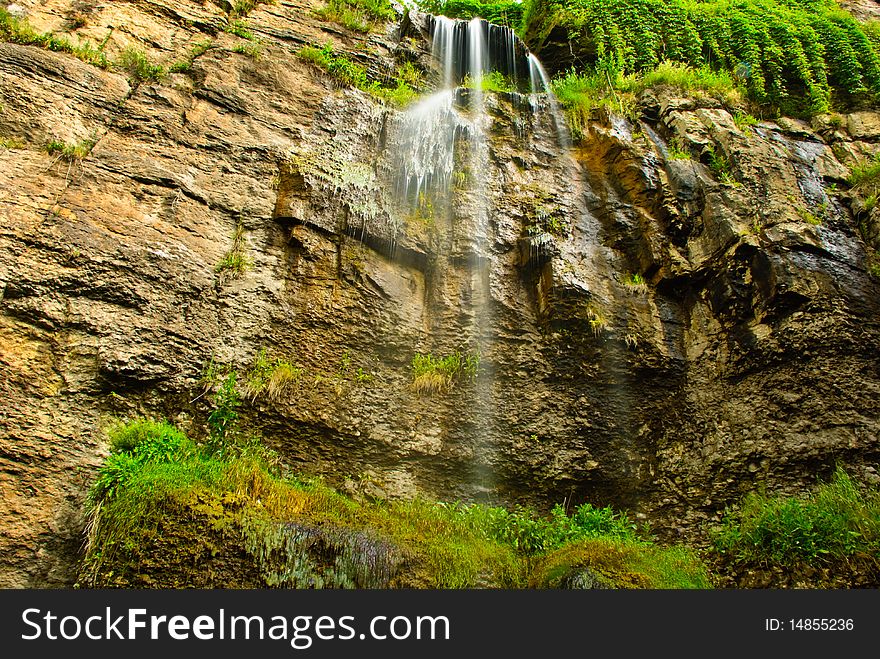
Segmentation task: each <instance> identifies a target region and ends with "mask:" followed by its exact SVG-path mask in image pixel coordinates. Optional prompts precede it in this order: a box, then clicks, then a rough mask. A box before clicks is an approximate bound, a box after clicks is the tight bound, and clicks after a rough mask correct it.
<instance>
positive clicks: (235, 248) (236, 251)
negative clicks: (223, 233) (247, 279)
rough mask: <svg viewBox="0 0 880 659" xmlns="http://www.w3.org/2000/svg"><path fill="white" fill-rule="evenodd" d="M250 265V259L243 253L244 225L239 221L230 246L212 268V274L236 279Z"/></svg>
mask: <svg viewBox="0 0 880 659" xmlns="http://www.w3.org/2000/svg"><path fill="white" fill-rule="evenodd" d="M251 264H252V263H251V260H250V258H248V256H247V255H246V254H245V253H244V225H243V224H242V223H241V220H239V221H238V222H237V223H236V225H235V230H234V231H233V232H232V246H231V247H230V248H229V250H227V252H226V253H225V254H224V255H223V258H222V259H220V262H219V263H218V264H217V265H216V266H215V267H214V272H216V273H217V274H219V275H220V276H221V278H227V277H228V278H229V279H238V278H239V277H241V276H242V275H243V274H244V273H245V272H247V270H248V268H250V267H251Z"/></svg>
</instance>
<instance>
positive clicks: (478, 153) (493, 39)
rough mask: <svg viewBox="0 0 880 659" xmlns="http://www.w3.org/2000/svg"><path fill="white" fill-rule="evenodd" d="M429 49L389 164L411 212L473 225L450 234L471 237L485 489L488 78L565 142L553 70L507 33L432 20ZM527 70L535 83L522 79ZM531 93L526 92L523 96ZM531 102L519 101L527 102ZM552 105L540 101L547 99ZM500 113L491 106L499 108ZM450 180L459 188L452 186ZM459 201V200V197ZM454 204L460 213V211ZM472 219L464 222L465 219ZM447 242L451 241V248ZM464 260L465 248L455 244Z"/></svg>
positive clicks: (471, 346) (489, 397) (398, 124)
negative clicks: (433, 87)
mask: <svg viewBox="0 0 880 659" xmlns="http://www.w3.org/2000/svg"><path fill="white" fill-rule="evenodd" d="M429 29H430V33H431V38H432V45H431V53H432V57H433V60H434V65H435V67H436V69H437V81H438V87H440V90H439V91H437V92H436V93H434V94H433V95H431V96H429V97H427V98H425V99H424V100H422V101H421V102H419V103H417V104H415V105H414V106H412V107H411V108H410V109H409V110H407V111H406V112H404V113H402V114H401V115H400V116H399V117H398V118H397V119H396V120H395V124H394V125H393V126H392V127H391V129H390V131H389V141H390V147H391V148H390V151H389V154H390V155H391V158H392V166H393V170H394V176H395V189H396V191H397V198H398V202H399V203H400V205H401V207H402V210H403V212H404V213H405V214H408V215H411V216H413V217H422V218H423V217H424V216H425V215H427V214H430V215H431V216H432V217H431V220H432V223H433V221H434V218H435V217H436V218H438V219H439V218H440V217H442V218H444V219H445V220H446V221H447V223H448V224H447V226H451V223H452V222H453V219H454V218H456V219H455V222H458V223H461V222H467V223H468V225H467V227H466V228H465V229H464V230H462V229H463V227H462V226H458V227H457V231H451V232H450V233H451V234H452V235H456V236H459V239H460V237H461V236H462V234H464V235H465V241H466V242H467V243H468V245H469V246H468V247H467V248H465V252H466V253H469V254H470V256H469V257H467V260H468V261H469V262H470V264H469V265H468V268H469V271H470V276H471V285H470V290H469V291H464V292H462V299H463V300H468V301H469V302H468V303H467V308H462V310H461V311H462V312H463V313H464V314H467V315H469V316H470V317H471V318H472V326H471V329H470V331H469V332H468V334H467V335H466V336H464V337H461V338H462V339H464V342H466V343H467V345H468V348H467V349H468V350H469V351H470V350H476V351H478V352H479V353H480V354H481V356H482V361H483V364H482V366H481V379H482V382H481V383H480V385H479V386H477V388H476V391H477V395H476V397H475V398H474V399H473V401H472V405H473V406H474V408H473V409H474V412H475V414H474V418H475V419H477V421H476V427H475V428H474V440H473V441H474V444H473V446H474V458H475V460H474V464H475V465H482V466H475V469H478V470H480V469H482V471H481V472H480V474H479V480H481V481H482V482H483V483H484V485H485V486H486V487H491V485H492V483H491V482H489V481H491V479H492V476H491V469H490V468H489V467H488V465H490V464H491V462H492V459H491V453H492V451H493V447H492V446H488V445H487V444H486V441H485V439H486V437H488V436H490V435H491V434H492V433H491V432H490V430H491V427H492V423H493V418H494V409H495V407H494V398H493V397H494V396H495V395H496V394H495V392H493V387H494V376H493V373H492V364H493V359H492V347H493V343H494V341H493V338H492V337H493V319H492V299H493V296H492V293H491V286H492V281H491V272H492V257H491V254H490V252H491V246H492V244H493V241H492V227H491V221H490V220H491V216H492V190H493V189H494V188H497V186H493V183H494V181H493V180H491V178H492V177H491V169H490V140H489V136H490V131H491V128H492V117H491V115H490V114H489V112H487V105H488V104H489V99H488V97H487V93H486V92H485V91H484V89H483V87H484V81H486V78H487V76H490V75H496V72H497V73H498V74H501V76H503V77H504V82H505V83H506V84H507V85H509V86H510V88H511V89H512V90H514V91H511V92H510V93H509V94H508V98H509V100H510V101H511V102H512V103H513V104H514V106H515V107H517V108H521V109H528V110H530V111H532V112H542V111H544V110H546V109H549V111H550V112H551V113H552V122H553V123H554V124H555V128H556V132H557V135H559V138H560V146H563V147H564V146H567V144H568V141H567V134H566V133H565V132H564V126H563V124H562V123H561V114H560V113H559V109H558V105H557V103H556V99H555V98H554V97H553V94H552V92H551V90H550V85H549V81H548V79H547V74H546V72H545V71H544V69H543V67H541V64H540V62H539V61H538V60H537V58H536V57H534V56H533V55H531V54H530V53H529V52H528V50H527V49H526V48H525V46H524V45H523V43H522V41H521V40H520V39H519V38H518V37H517V36H516V35H515V34H514V32H513V30H511V29H510V28H508V27H503V26H499V25H493V24H490V23H487V22H486V21H485V20H482V19H478V18H475V19H472V20H470V21H463V20H453V19H450V18H447V17H445V16H438V17H430V18H429ZM526 72H528V75H529V79H524V78H522V77H521V76H524V75H525V74H526ZM524 93H525V94H528V96H524V95H523V94H524ZM526 98H527V99H528V101H527V102H525V103H523V100H524V99H526ZM544 98H546V99H548V100H546V101H545V100H542V99H544ZM493 107H494V106H493ZM453 183H454V185H453ZM457 195H461V196H457ZM456 205H457V206H458V207H457V208H456V207H455V206H456ZM465 216H466V217H467V219H466V220H465V219H464V217H465ZM447 244H449V243H447ZM458 249H459V252H458V255H459V258H460V255H461V251H460V250H461V249H462V247H461V245H458Z"/></svg>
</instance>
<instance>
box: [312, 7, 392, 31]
mask: <svg viewBox="0 0 880 659" xmlns="http://www.w3.org/2000/svg"><path fill="white" fill-rule="evenodd" d="M312 13H313V14H314V15H315V16H317V17H318V18H320V19H322V20H325V21H332V22H334V23H339V24H340V25H342V26H343V27H346V28H348V29H349V30H353V31H354V32H361V33H364V34H366V33H367V32H371V31H372V30H374V29H375V27H376V23H378V22H385V21H390V20H392V19H393V18H394V17H395V13H394V10H393V9H392V8H391V3H390V2H389V1H388V0H327V4H325V5H324V6H323V7H320V8H318V9H315V10H314V11H313V12H312Z"/></svg>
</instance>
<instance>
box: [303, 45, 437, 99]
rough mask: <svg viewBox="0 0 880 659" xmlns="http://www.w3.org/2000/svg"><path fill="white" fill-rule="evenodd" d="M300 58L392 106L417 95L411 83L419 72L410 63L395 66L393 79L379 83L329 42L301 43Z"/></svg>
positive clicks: (413, 82)
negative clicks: (317, 44) (319, 44)
mask: <svg viewBox="0 0 880 659" xmlns="http://www.w3.org/2000/svg"><path fill="white" fill-rule="evenodd" d="M297 54H298V55H299V57H300V59H303V60H305V61H306V62H310V63H312V64H314V65H315V66H317V67H318V68H320V69H323V70H324V71H326V72H327V73H329V74H330V75H331V76H332V77H333V78H335V79H336V80H338V81H339V82H341V83H343V84H345V85H350V86H352V87H357V88H358V89H361V90H363V91H365V92H367V93H368V94H371V95H372V96H375V97H376V98H379V99H381V100H383V101H385V102H387V103H390V104H392V105H396V106H404V105H406V104H408V103H410V102H412V101H413V100H415V99H416V98H417V97H418V94H417V93H416V91H415V90H414V89H413V87H412V85H413V84H416V81H421V79H422V77H421V73H420V72H419V71H418V69H416V68H415V67H414V66H413V65H412V64H411V63H406V64H403V65H401V66H399V67H398V68H397V72H396V76H395V78H394V80H392V81H387V83H386V84H384V85H383V84H380V83H379V82H377V81H375V80H369V78H368V77H367V71H366V69H365V68H364V67H362V66H361V65H360V64H357V63H356V62H352V61H351V60H350V59H348V57H346V56H345V55H342V54H337V53H336V52H334V50H333V46H332V45H331V44H329V43H328V44H325V45H324V46H323V47H322V48H316V47H315V46H304V47H303V48H302V49H300V51H299V53H297Z"/></svg>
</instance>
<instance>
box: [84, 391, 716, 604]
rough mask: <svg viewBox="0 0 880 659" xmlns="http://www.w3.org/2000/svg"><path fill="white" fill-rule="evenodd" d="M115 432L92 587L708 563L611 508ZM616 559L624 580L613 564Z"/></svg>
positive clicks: (419, 577)
mask: <svg viewBox="0 0 880 659" xmlns="http://www.w3.org/2000/svg"><path fill="white" fill-rule="evenodd" d="M215 403H216V401H215ZM221 407H222V405H221ZM110 440H111V454H110V456H109V457H108V459H107V460H106V461H105V462H104V464H103V465H102V466H101V467H100V469H99V472H98V478H97V480H96V483H95V484H94V486H93V487H92V489H91V493H90V505H91V520H92V521H91V524H90V528H89V539H88V546H87V551H86V558H85V562H84V565H83V570H82V575H81V583H83V584H86V585H96V586H132V585H139V586H144V585H146V586H159V587H163V586H164V587H167V586H175V587H180V586H190V587H191V586H204V587H208V586H224V587H230V586H232V587H260V586H287V587H344V588H348V587H360V588H365V587H396V586H403V587H428V588H466V587H477V586H481V587H485V586H490V587H524V586H526V585H527V584H528V583H530V581H531V583H534V584H537V585H539V586H546V585H551V586H552V585H554V584H555V583H556V582H557V581H558V578H557V576H556V575H557V574H558V573H561V572H560V570H561V569H562V568H560V567H559V566H560V565H563V564H565V565H567V566H568V567H569V568H571V569H574V568H577V567H580V566H582V565H586V564H588V565H589V566H591V567H592V568H595V569H597V570H601V571H603V572H602V573H603V574H608V575H609V578H612V577H613V578H614V582H613V583H614V585H616V586H631V585H632V584H633V583H636V584H637V585H640V586H643V587H693V585H694V584H695V583H697V581H696V579H697V577H696V576H694V574H695V573H696V572H698V571H699V570H701V569H702V568H701V567H700V566H699V564H698V563H695V562H693V561H692V560H691V556H690V554H688V553H687V552H682V551H679V552H678V553H676V551H677V550H666V549H661V548H658V547H655V546H654V545H652V544H650V543H649V542H647V541H644V540H639V539H638V535H637V533H636V530H635V525H634V524H632V523H631V522H630V521H629V519H628V518H627V516H626V515H625V514H623V513H617V512H615V511H613V510H612V509H611V508H594V507H592V506H590V505H583V506H580V507H579V508H577V509H576V510H575V511H574V512H573V513H572V514H571V515H569V514H567V513H566V512H565V511H564V510H563V509H562V507H560V506H557V507H556V508H554V510H553V512H552V514H551V515H550V516H549V517H542V516H540V515H537V514H535V513H534V512H532V511H529V510H526V509H517V510H514V511H508V510H505V509H503V508H496V507H489V506H482V505H461V504H453V505H448V504H443V503H437V502H431V501H426V500H422V499H416V500H410V501H388V502H369V501H368V502H356V501H353V500H351V499H349V498H347V497H344V496H342V495H340V494H338V493H337V492H335V491H333V490H332V489H330V488H328V487H327V486H325V485H324V484H323V483H321V482H320V481H314V480H302V479H297V478H283V477H281V476H280V474H279V471H278V469H277V467H276V465H277V460H276V458H275V456H274V455H273V454H271V452H268V451H267V450H266V449H264V448H263V447H262V446H261V445H260V444H259V443H257V442H253V441H250V442H246V441H242V440H241V439H240V436H238V435H235V434H232V435H227V437H226V439H225V443H224V444H223V445H217V444H216V443H213V442H207V443H206V444H205V445H203V446H199V445H197V444H195V443H194V442H192V441H191V440H190V439H189V438H187V437H186V435H184V434H183V433H181V432H180V431H179V430H177V429H175V428H174V427H172V426H170V425H168V424H167V423H163V422H156V421H151V420H144V419H140V420H135V421H132V422H129V423H127V424H120V425H117V426H114V427H113V428H112V429H111V431H110ZM596 543H599V544H596ZM599 546H601V547H603V548H604V549H603V556H606V559H603V560H604V562H603V561H596V560H593V561H592V562H590V561H587V559H585V558H584V556H585V550H584V549H583V547H599ZM569 547H578V548H581V549H576V550H575V549H566V548H569ZM594 553H595V552H594ZM617 555H623V556H625V558H626V560H625V561H624V563H622V564H623V565H625V566H626V569H627V572H626V573H625V574H624V573H623V572H622V571H621V570H617V572H615V571H614V570H613V569H612V568H615V566H617V565H618V564H617V563H613V562H609V560H608V559H607V556H612V557H613V556H617ZM244 556H247V558H244ZM590 556H592V554H590ZM535 561H537V562H538V563H537V564H538V566H539V568H538V570H537V571H536V572H535V573H534V574H533V575H532V577H531V580H530V578H529V572H530V567H531V566H532V565H533V564H535ZM676 561H678V562H676ZM597 566H598V567H597ZM688 570H690V572H688ZM618 572H620V574H618ZM630 573H632V574H635V575H637V576H635V577H633V576H629V575H630ZM638 575H647V576H644V577H643V576H638ZM683 575H684V576H683ZM689 579H690V580H689Z"/></svg>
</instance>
